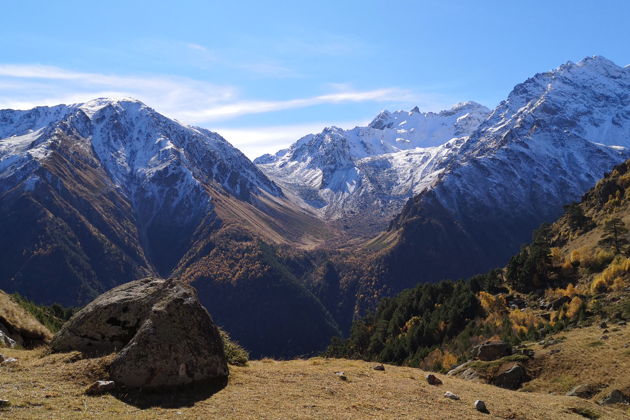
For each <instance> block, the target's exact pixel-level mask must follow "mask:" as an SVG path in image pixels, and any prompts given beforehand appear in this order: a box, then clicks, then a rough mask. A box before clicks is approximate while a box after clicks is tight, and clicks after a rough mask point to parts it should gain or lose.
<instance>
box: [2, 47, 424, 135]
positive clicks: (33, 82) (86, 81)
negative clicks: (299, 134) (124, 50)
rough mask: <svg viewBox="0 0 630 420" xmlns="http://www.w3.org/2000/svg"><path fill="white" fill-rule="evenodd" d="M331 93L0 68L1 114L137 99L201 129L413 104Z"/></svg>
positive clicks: (375, 94)
mask: <svg viewBox="0 0 630 420" xmlns="http://www.w3.org/2000/svg"><path fill="white" fill-rule="evenodd" d="M198 47H199V48H203V47H202V46H198ZM191 48H192V47H191ZM331 90H332V91H333V92H332V93H326V94H323V95H318V96H312V97H306V98H295V99H287V100H248V99H243V98H242V97H241V95H239V91H238V89H237V88H235V87H233V86H221V85H215V84H212V83H208V82H205V81H200V80H194V79H190V78H184V77H174V76H154V75H152V76H121V75H110V74H101V73H88V72H76V71H70V70H66V69H63V68H59V67H54V66H42V65H13V64H0V108H19V109H27V108H32V107H34V106H37V105H55V104H60V103H76V102H85V101H88V100H90V99H94V98H96V97H103V96H113V97H119V96H125V97H133V98H137V99H139V100H141V101H143V102H145V103H147V105H149V106H153V107H155V108H157V109H158V110H159V111H160V112H163V113H165V114H166V115H168V116H171V117H174V118H178V119H180V120H181V121H184V122H187V123H192V124H202V123H205V122H215V121H222V120H227V119H230V118H234V117H237V116H243V115H248V114H260V113H267V112H275V111H282V110H287V109H296V108H306V107H310V106H314V105H322V104H339V103H352V102H355V103H356V102H410V101H413V100H414V95H412V94H411V92H409V91H407V90H403V89H397V88H383V89H373V90H365V91H359V90H351V88H350V87H349V86H347V85H332V86H331Z"/></svg>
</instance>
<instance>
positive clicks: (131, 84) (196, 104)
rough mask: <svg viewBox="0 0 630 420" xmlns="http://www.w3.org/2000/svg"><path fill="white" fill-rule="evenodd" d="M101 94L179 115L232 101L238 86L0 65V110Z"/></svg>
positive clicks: (36, 66) (49, 103)
mask: <svg viewBox="0 0 630 420" xmlns="http://www.w3.org/2000/svg"><path fill="white" fill-rule="evenodd" d="M35 84H36V85H37V88H34V87H35ZM102 96H113V97H118V96H130V97H134V98H137V99H139V100H141V101H143V102H145V103H147V104H148V105H149V106H153V107H156V108H157V109H159V110H160V111H161V112H163V113H165V114H167V115H169V116H174V117H178V116H179V114H180V112H181V111H183V110H190V109H203V108H208V107H212V106H216V105H217V104H219V103H225V102H227V101H231V100H236V98H237V89H236V88H234V87H232V86H221V85H215V84H211V83H207V82H203V81H199V80H194V79H189V78H184V77H174V76H120V75H108V74H100V73H84V72H75V71H69V70H65V69H62V68H59V67H53V66H41V65H8V64H0V108H18V109H27V108H32V107H34V106H37V105H55V104H60V103H75V102H85V101H88V100H90V99H94V98H97V97H102Z"/></svg>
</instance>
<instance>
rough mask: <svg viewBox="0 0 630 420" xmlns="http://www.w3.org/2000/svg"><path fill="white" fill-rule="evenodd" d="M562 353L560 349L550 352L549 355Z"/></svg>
mask: <svg viewBox="0 0 630 420" xmlns="http://www.w3.org/2000/svg"><path fill="white" fill-rule="evenodd" d="M558 353H560V349H553V350H551V351H550V352H549V354H558Z"/></svg>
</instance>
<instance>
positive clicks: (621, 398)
mask: <svg viewBox="0 0 630 420" xmlns="http://www.w3.org/2000/svg"><path fill="white" fill-rule="evenodd" d="M627 402H628V397H626V396H625V395H624V394H623V392H621V391H619V390H618V389H615V390H612V391H610V394H608V395H607V396H606V397H604V399H603V400H601V401H600V402H599V403H600V404H602V405H607V404H620V403H627Z"/></svg>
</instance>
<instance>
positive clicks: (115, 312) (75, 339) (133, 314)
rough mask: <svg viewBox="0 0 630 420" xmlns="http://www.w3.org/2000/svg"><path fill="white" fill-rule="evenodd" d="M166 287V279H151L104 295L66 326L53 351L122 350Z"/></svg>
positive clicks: (136, 282) (115, 289)
mask: <svg viewBox="0 0 630 420" xmlns="http://www.w3.org/2000/svg"><path fill="white" fill-rule="evenodd" d="M165 286H166V281H165V280H163V279H158V278H151V277H149V278H146V279H142V280H137V281H132V282H130V283H126V284H123V285H122V286H119V287H116V288H114V289H112V290H110V291H108V292H106V293H103V294H102V295H100V296H98V297H97V298H96V299H94V300H93V301H92V302H91V303H89V304H88V305H87V306H86V307H84V308H83V309H81V310H80V311H79V312H77V313H76V314H75V315H74V316H73V317H72V318H71V319H70V320H69V321H68V322H66V323H65V324H64V326H63V327H62V328H61V330H60V331H59V332H58V333H57V334H56V335H55V336H54V338H53V340H52V342H51V343H50V346H51V348H52V350H53V351H56V352H63V351H74V350H78V351H80V352H82V353H85V354H89V355H95V356H99V355H105V354H109V353H112V352H115V351H119V350H121V349H122V348H123V347H124V346H126V345H127V343H129V341H131V339H132V338H133V336H134V335H136V332H137V331H138V330H139V329H140V326H141V325H142V323H143V322H144V321H145V320H146V319H147V317H148V316H149V314H150V312H151V308H152V307H153V305H155V304H156V303H157V302H158V301H159V300H160V299H162V298H163V297H164V295H165V294H166V293H165V292H167V287H165Z"/></svg>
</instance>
